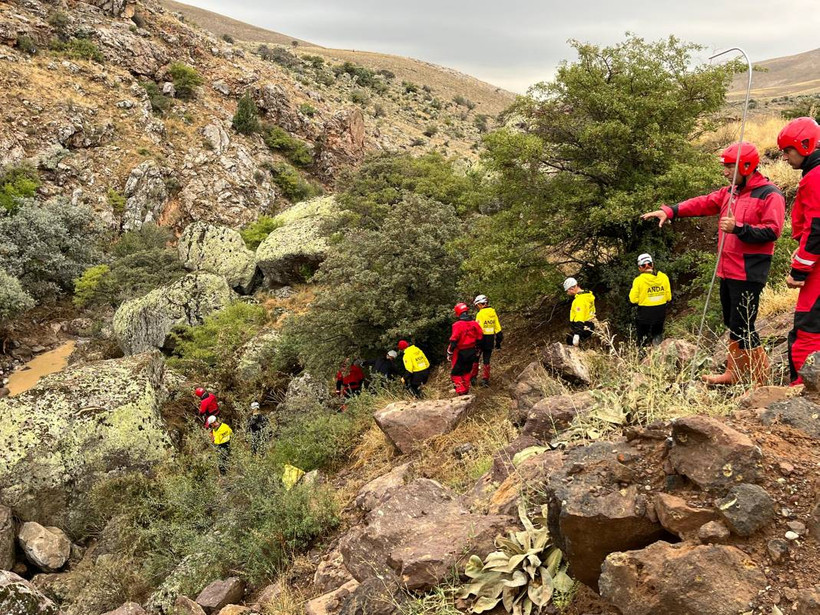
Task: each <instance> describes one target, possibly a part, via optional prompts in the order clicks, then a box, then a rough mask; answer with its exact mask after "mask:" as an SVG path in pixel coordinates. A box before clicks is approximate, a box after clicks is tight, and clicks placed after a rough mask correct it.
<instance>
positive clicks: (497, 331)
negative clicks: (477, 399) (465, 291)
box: [470, 295, 504, 386]
mask: <svg viewBox="0 0 820 615" xmlns="http://www.w3.org/2000/svg"><path fill="white" fill-rule="evenodd" d="M488 304H489V300H488V299H487V295H478V297H476V298H475V300H474V301H473V305H474V306H476V307H477V308H478V314H476V316H475V321H476V322H477V323H478V324H479V325H480V326H481V331H482V332H483V333H484V337H482V338H481V341H479V343H478V348H479V350H480V351H481V353H480V356H479V354H476V358H475V363H473V371H472V372H471V373H470V378H471V379H473V380H474V379H475V378H478V363H479V359H481V360H482V362H483V363H484V367H483V368H482V371H481V384H482V385H483V386H489V385H490V357H491V356H492V354H493V348H495V349H496V350H501V342H502V341H504V334H503V333H502V332H501V322H500V321H499V320H498V314H496V313H495V310H494V309H493V308H491V307H489V305H488Z"/></svg>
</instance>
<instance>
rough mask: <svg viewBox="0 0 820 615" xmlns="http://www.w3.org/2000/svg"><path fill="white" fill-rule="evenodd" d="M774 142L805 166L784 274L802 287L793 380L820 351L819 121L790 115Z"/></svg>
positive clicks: (792, 343)
mask: <svg viewBox="0 0 820 615" xmlns="http://www.w3.org/2000/svg"><path fill="white" fill-rule="evenodd" d="M777 146H778V147H779V148H780V149H781V150H782V152H783V159H784V160H785V161H786V162H788V163H789V165H790V166H791V167H792V168H793V169H800V170H802V171H803V178H802V179H801V180H800V184H799V185H798V187H797V195H796V196H795V197H794V206H793V207H792V237H794V239H796V240H797V241H798V242H799V243H800V245H799V246H798V248H797V250H795V251H794V254H792V270H791V273H790V274H789V276H788V277H787V278H786V285H787V286H788V287H789V288H799V289H800V294H799V295H798V297H797V305H796V306H795V309H794V328H793V329H792V330H791V332H790V333H789V371H790V372H791V381H792V384H793V385H797V384H800V383H802V381H803V380H802V378H801V377H800V368H801V367H803V363H805V361H806V358H808V356H809V355H811V354H812V353H813V352H816V351H818V350H820V305H818V299H820V271H818V268H817V267H816V265H817V261H818V259H820V126H818V125H817V122H816V121H815V120H814V118H810V117H799V118H797V119H795V120H792V121H791V122H789V123H788V124H786V126H785V127H784V128H783V130H781V131H780V134H779V135H778V136H777Z"/></svg>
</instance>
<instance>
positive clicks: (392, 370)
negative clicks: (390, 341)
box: [372, 350, 400, 382]
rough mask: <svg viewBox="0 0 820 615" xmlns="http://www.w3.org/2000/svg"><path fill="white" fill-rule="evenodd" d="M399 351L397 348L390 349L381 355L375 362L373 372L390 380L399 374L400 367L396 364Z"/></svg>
mask: <svg viewBox="0 0 820 615" xmlns="http://www.w3.org/2000/svg"><path fill="white" fill-rule="evenodd" d="M398 356H399V353H397V352H396V351H395V350H389V351H388V352H387V354H386V355H384V356H383V357H379V358H378V359H376V361H375V362H374V363H373V371H372V373H373V374H375V375H378V376H379V377H381V378H382V379H383V380H385V381H387V382H389V381H391V380H393V379H394V378H396V376H398V375H399V371H400V370H399V368H398V366H397V365H396V358H398Z"/></svg>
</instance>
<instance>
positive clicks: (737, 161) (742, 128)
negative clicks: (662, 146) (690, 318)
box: [689, 47, 752, 380]
mask: <svg viewBox="0 0 820 615" xmlns="http://www.w3.org/2000/svg"><path fill="white" fill-rule="evenodd" d="M732 51H737V52H739V53H740V54H742V55H743V57H744V58H745V59H746V66H748V69H749V80H748V83H747V84H746V100H745V101H744V102H743V116H742V118H741V121H740V138H739V139H738V155H737V158H736V159H735V170H734V172H733V173H732V186H731V188H730V189H729V192H730V197H729V206H728V207H727V213H728V214H729V215H730V216H731V215H732V209H733V207H734V204H735V201H736V200H737V193H738V192H739V190H737V189H736V187H735V182H736V181H737V174H738V170H739V168H740V148H741V147H742V145H743V135H744V133H745V131H746V114H747V113H748V111H749V97H750V96H751V93H752V62H751V61H750V60H749V56H748V55H747V54H746V52H745V51H743V50H742V49H741V48H740V47H732V48H731V49H726V50H725V51H721V52H720V53H716V54H715V55H713V56H710V57H709V59H710V60H714V59H715V58H719V57H720V56H722V55H725V54H727V53H730V52H732ZM725 242H726V233H724V232H721V234H720V242H719V244H718V252H717V260H716V261H715V270H714V271H713V272H712V281H711V282H710V283H709V291H708V292H707V293H706V303H704V304H703V315H702V316H701V317H700V327H699V328H698V337H697V339H696V340H695V359H697V354H698V351H699V350H700V340H701V339H702V337H703V327H704V325H705V324H706V314H707V313H708V311H709V300H710V299H711V298H712V290H713V289H714V287H715V279H716V278H717V272H718V267H719V266H720V257H721V256H722V255H723V244H724V243H725ZM696 368H697V360H693V361H692V369H691V371H690V374H689V379H690V380H694V379H695V370H696Z"/></svg>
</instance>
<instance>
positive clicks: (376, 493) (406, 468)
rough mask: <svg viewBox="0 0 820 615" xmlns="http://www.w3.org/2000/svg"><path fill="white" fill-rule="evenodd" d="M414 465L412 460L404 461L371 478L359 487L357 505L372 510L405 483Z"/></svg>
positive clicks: (365, 509)
mask: <svg viewBox="0 0 820 615" xmlns="http://www.w3.org/2000/svg"><path fill="white" fill-rule="evenodd" d="M412 465H413V464H412V463H411V462H408V463H404V464H402V465H400V466H397V467H395V468H393V469H392V470H391V471H390V472H388V473H387V474H384V475H382V476H379V477H378V478H376V479H374V480H371V481H370V482H369V483H367V484H366V485H365V486H364V487H362V488H361V489H359V492H358V493H357V494H356V500H355V503H356V506H357V507H358V508H359V509H361V510H363V511H365V512H370V511H371V510H373V509H374V508H376V507H377V506H378V505H379V504H380V503H381V502H382V501H383V500H384V499H385V497H386V496H387V495H388V494H389V492H390V491H391V490H392V489H395V488H397V487H401V486H403V485H404V483H405V481H406V480H407V478H408V477H409V476H410V468H411V467H412Z"/></svg>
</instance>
